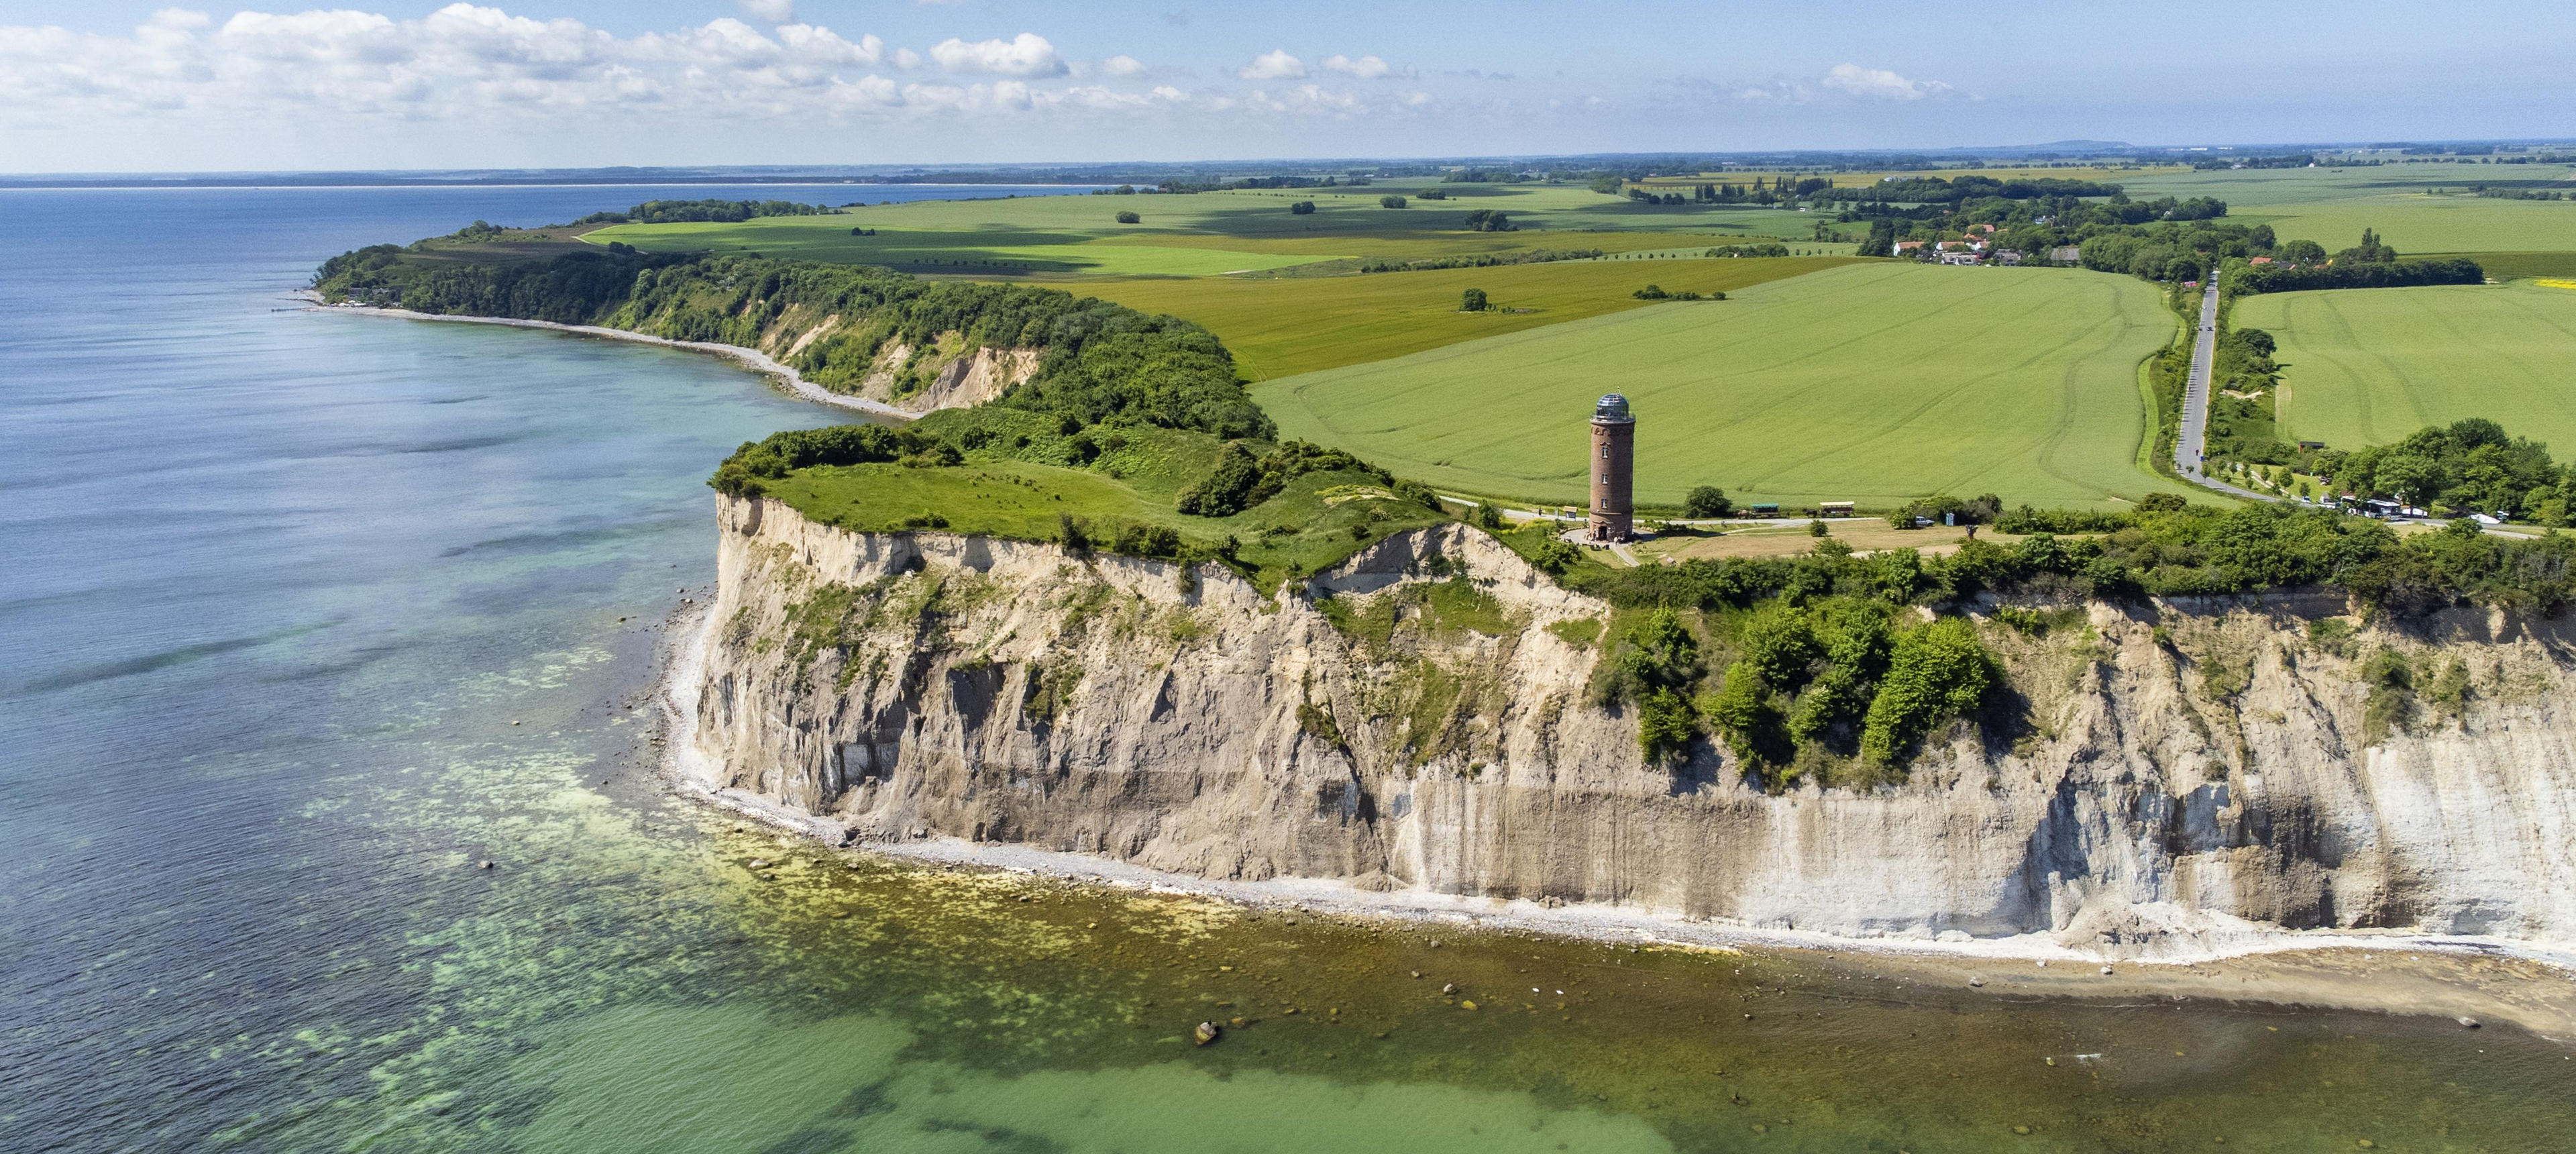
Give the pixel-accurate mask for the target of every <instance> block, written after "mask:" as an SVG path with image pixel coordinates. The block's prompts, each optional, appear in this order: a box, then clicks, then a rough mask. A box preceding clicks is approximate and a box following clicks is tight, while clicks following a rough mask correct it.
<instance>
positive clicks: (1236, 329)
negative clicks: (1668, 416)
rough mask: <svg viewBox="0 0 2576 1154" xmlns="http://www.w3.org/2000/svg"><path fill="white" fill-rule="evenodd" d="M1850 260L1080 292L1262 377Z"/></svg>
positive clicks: (1696, 262) (1144, 285) (1581, 265)
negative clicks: (1473, 291)
mask: <svg viewBox="0 0 2576 1154" xmlns="http://www.w3.org/2000/svg"><path fill="white" fill-rule="evenodd" d="M1851 259H1852V258H1849V257H1772V258H1756V259H1739V258H1723V259H1717V260H1708V259H1687V260H1624V259H1623V260H1603V261H1574V262H1559V263H1550V264H1523V265H1501V266H1496V267H1492V268H1462V269H1437V270H1433V271H1428V272H1389V273H1370V274H1367V275H1365V276H1355V277H1335V278H1329V279H1324V278H1318V279H1308V280H1256V279H1228V280H1221V281H1175V280H1136V281H1100V282H1096V283H1089V284H1085V285H1084V286H1083V287H1082V290H1081V291H1082V292H1083V293H1084V294H1085V295H1088V296H1097V297H1100V298H1102V299H1105V300H1112V301H1116V302H1118V303H1119V304H1123V305H1126V306H1128V307H1130V308H1134V309H1140V310H1143V311H1145V312H1153V313H1170V314H1172V315H1175V316H1180V317H1185V318H1187V319H1189V320H1193V321H1197V322H1198V323H1200V324H1202V325H1205V326H1207V328H1208V331H1210V332H1213V333H1215V334H1216V335H1217V337H1218V338H1219V339H1221V340H1223V341H1224V342H1225V345H1226V348H1228V349H1231V350H1233V352H1234V356H1235V363H1236V364H1237V365H1239V366H1240V367H1241V368H1242V370H1243V374H1244V376H1245V377H1247V378H1248V379H1251V380H1255V381H1261V380H1269V379H1273V378H1277V377H1287V376H1294V375H1296V374H1299V373H1308V372H1314V371H1316V370H1319V369H1330V368H1339V367H1341V366H1344V365H1356V364H1362V363H1365V362H1368V361H1380V360H1386V359H1388V358H1390V357H1400V356H1404V355H1406V354H1408V353H1418V352H1421V351H1423V350H1425V349H1435V348H1439V347H1441V346H1444V345H1452V344H1456V343H1458V342H1460V341H1469V340H1476V339H1478V338H1482V337H1491V336H1498V335H1501V334H1504V333H1512V332H1519V331H1522V330H1525V329H1534V328H1538V327H1540V326H1543V325H1553V324H1562V323H1564V322H1566V321H1571V320H1580V319H1582V318H1584V317H1591V316H1599V315H1601V314H1603V313H1611V312H1622V311H1625V310H1628V309H1631V308H1637V307H1640V306H1643V305H1645V304H1646V303H1647V302H1645V301H1641V300H1638V299H1636V297H1634V296H1633V295H1631V294H1633V293H1635V292H1636V291H1637V290H1638V289H1640V288H1643V287H1645V286H1646V285H1648V284H1657V285H1661V286H1663V288H1664V289H1665V290H1666V291H1668V292H1680V291H1683V290H1689V291H1692V292H1698V293H1703V294H1705V293H1715V292H1734V291H1736V290H1739V289H1742V288H1744V287H1745V286H1747V285H1754V284H1760V283H1762V282H1764V281H1771V280H1778V279H1780V278H1783V277H1791V276H1796V275H1798V274H1800V273H1807V272H1813V271H1815V270H1817V269H1820V268H1829V267H1832V266H1834V265H1839V264H1846V263H1850V261H1851ZM1470 288H1480V289H1483V290H1485V292H1486V294H1487V296H1488V297H1489V298H1490V299H1491V300H1492V302H1493V305H1494V308H1493V310H1492V311H1488V312H1483V313H1463V312H1460V311H1458V300H1459V296H1460V294H1462V293H1463V292H1464V291H1465V290H1467V289H1470ZM1511 309H1526V310H1530V311H1527V312H1510V311H1505V310H1511Z"/></svg>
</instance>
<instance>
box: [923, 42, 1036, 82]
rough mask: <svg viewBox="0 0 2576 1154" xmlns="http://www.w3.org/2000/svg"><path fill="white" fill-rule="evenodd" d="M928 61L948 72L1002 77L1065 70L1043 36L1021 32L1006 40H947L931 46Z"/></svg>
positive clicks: (1034, 74)
mask: <svg viewBox="0 0 2576 1154" xmlns="http://www.w3.org/2000/svg"><path fill="white" fill-rule="evenodd" d="M930 58H931V59H933V60H936V61H938V62H939V66H940V67H941V68H944V69H947V70H948V71H950V72H997V73H1000V74H1002V75H1004V76H1062V75H1064V74H1065V72H1066V71H1068V69H1066V67H1065V63H1064V58H1063V57H1061V56H1059V55H1057V54H1056V50H1055V45H1053V44H1049V43H1047V39H1046V37H1044V36H1040V35H1037V34H1036V33H1032V32H1023V33H1020V34H1019V35H1018V36H1014V37H1012V38H1011V39H1009V40H978V41H975V42H973V43H968V42H966V41H964V40H958V39H955V38H953V37H952V38H950V39H947V40H942V41H940V42H939V43H937V44H934V45H931V47H930Z"/></svg>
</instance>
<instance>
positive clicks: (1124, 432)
mask: <svg viewBox="0 0 2576 1154" xmlns="http://www.w3.org/2000/svg"><path fill="white" fill-rule="evenodd" d="M710 483H711V484H713V485H714V486H715V487H716V488H717V489H719V490H721V491H723V492H726V493H730V494H735V495H758V496H763V497H768V498H771V499H774V500H778V501H781V502H784V503H785V504H787V505H788V506H789V507H791V508H793V509H795V510H796V511H797V512H798V513H800V514H802V515H804V516H805V517H806V518H807V519H808V520H812V521H816V522H819V523H822V524H826V525H833V526H838V527H840V528H844V529H849V530H852V531H855V532H900V531H904V530H907V529H933V530H946V531H949V532H957V533H972V534H977V535H982V536H990V537H1003V538H1009V539H1014V540H1022V541H1052V542H1063V543H1066V544H1069V545H1072V546H1074V547H1075V548H1077V549H1082V550H1096V551H1100V552H1106V553H1117V554H1125V555H1129V556H1139V557H1151V558H1158V559H1162V560H1189V561H1212V562H1219V563H1223V564H1226V565H1228V566H1231V567H1232V568H1234V569H1235V570H1236V571H1238V572H1240V573H1242V574H1244V575H1245V576H1247V577H1250V578H1252V579H1253V580H1255V581H1256V582H1258V583H1260V584H1262V585H1263V586H1264V587H1276V586H1277V585H1278V584H1279V583H1280V582H1282V581H1286V580H1289V579H1291V578H1295V577H1299V576H1303V575H1306V574H1310V573H1313V572H1315V571H1316V570H1318V569H1322V568H1324V567H1327V566H1330V565H1332V564H1334V563H1336V562H1339V561H1340V560H1342V559H1343V558H1345V557H1348V556H1349V555H1351V554H1352V553H1353V552H1356V551H1357V550H1359V549H1360V548H1361V547H1363V546H1365V545H1368V544H1370V543H1372V542H1375V541H1377V540H1379V539H1382V538H1384V537H1386V536H1388V535H1389V534H1392V533H1397V532H1402V531H1404V530H1408V529H1417V528H1421V527H1424V526H1427V525H1434V524H1438V523H1440V522H1441V521H1443V520H1446V519H1448V514H1447V513H1446V512H1444V511H1443V510H1442V508H1441V506H1440V503H1439V501H1438V500H1437V499H1436V498H1434V497H1433V496H1432V495H1431V493H1430V491H1429V490H1427V489H1424V488H1422V487H1421V486H1419V485H1414V484H1410V483H1408V482H1404V481H1400V480H1397V479H1395V478H1393V477H1390V476H1388V475H1387V474H1386V473H1384V472H1383V471H1380V470H1378V469H1375V468H1372V467H1370V466H1369V465H1368V464H1366V463H1364V462H1362V461H1359V460H1358V459H1356V458H1353V457H1351V456H1350V455H1349V454H1347V453H1340V452H1335V451H1331V450H1324V449H1317V448H1315V447H1314V446H1312V445H1303V444H1298V443H1295V442H1289V443H1286V444H1278V443H1273V442H1269V441H1265V440H1259V439H1249V438H1247V439H1238V440H1233V441H1226V440H1221V439H1219V438H1217V437H1214V436H1211V435H1209V434H1206V433H1202V432H1199V431H1196V430H1192V429H1173V428H1164V427H1159V426H1155V425H1149V424H1140V423H1133V422H1127V421H1120V420H1111V421H1106V422H1102V423H1099V424H1094V425H1082V424H1079V423H1077V422H1075V421H1073V420H1072V419H1070V418H1066V417H1062V416H1053V415H1048V414H1041V413H1035V412H1031V411H1028V410H1025V409H1015V408H1010V407H1006V406H984V407H981V408H976V409H951V410H946V411H942V412H938V413H933V414H931V415H930V416H928V417H926V418H924V419H922V420H921V421H919V422H916V423H914V424H913V425H912V426H910V427H907V428H903V429H889V428H885V427H883V426H878V425H843V426H838V427H835V428H829V429H812V430H794V431H790V432H784V433H777V434H773V435H772V436H770V437H769V438H768V439H767V440H764V441H760V442H756V443H753V444H747V445H744V446H743V447H742V448H741V449H740V450H739V451H737V452H736V453H734V455H733V456H731V457H729V458H727V459H726V461H725V463H724V464H723V465H722V466H721V467H720V468H719V469H718V470H717V472H716V476H715V478H714V479H713V481H711V482H710ZM1184 509H1188V510H1190V511H1189V512H1184V511H1183V510H1184Z"/></svg>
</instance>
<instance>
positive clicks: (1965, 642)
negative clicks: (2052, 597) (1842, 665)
mask: <svg viewBox="0 0 2576 1154" xmlns="http://www.w3.org/2000/svg"><path fill="white" fill-rule="evenodd" d="M1992 679H1993V670H1992V669H1991V667H1990V665H1989V663H1988V661H1987V659H1986V651H1985V647H1983V646H1981V645H1979V644H1977V632H1976V629H1975V628H1974V627H1972V626H1970V625H1969V624H1968V622H1967V621H1966V620H1965V619H1964V618H1958V617H1945V618H1942V619H1941V620H1939V621H1935V622H1933V623H1932V624H1930V625H1926V626H1924V627H1923V628H1921V629H1916V630H1913V631H1912V632H1909V633H1906V634H1903V635H1901V636H1899V637H1898V638H1897V639H1896V645H1895V648H1894V650H1893V651H1892V652H1891V653H1890V654H1889V656H1888V662H1887V675H1886V676H1885V677H1883V678H1881V679H1880V680H1879V684H1878V695H1877V696H1876V697H1875V698H1873V699H1872V700H1871V701H1870V703H1869V714H1868V716H1867V717H1866V718H1865V719H1863V722H1862V729H1861V737H1860V747H1861V752H1862V753H1864V754H1866V755H1868V756H1869V758H1870V759H1871V760H1873V761H1877V762H1880V763H1891V762H1894V761H1896V760H1898V759H1899V758H1901V757H1903V756H1904V755H1905V754H1906V753H1907V752H1909V751H1911V750H1912V749H1913V748H1914V744H1915V743H1916V742H1918V741H1921V740H1922V739H1923V736H1924V735H1925V734H1927V733H1930V732H1931V731H1932V727H1933V726H1934V725H1936V724H1938V723H1939V722H1940V721H1942V720H1943V719H1944V718H1948V717H1954V716H1957V715H1959V714H1963V713H1966V712H1968V711H1969V710H1972V709H1974V708H1976V707H1977V703H1978V702H1979V701H1981V700H1983V699H1984V697H1985V695H1986V688H1987V686H1988V685H1989V684H1990V683H1991V681H1992Z"/></svg>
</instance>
